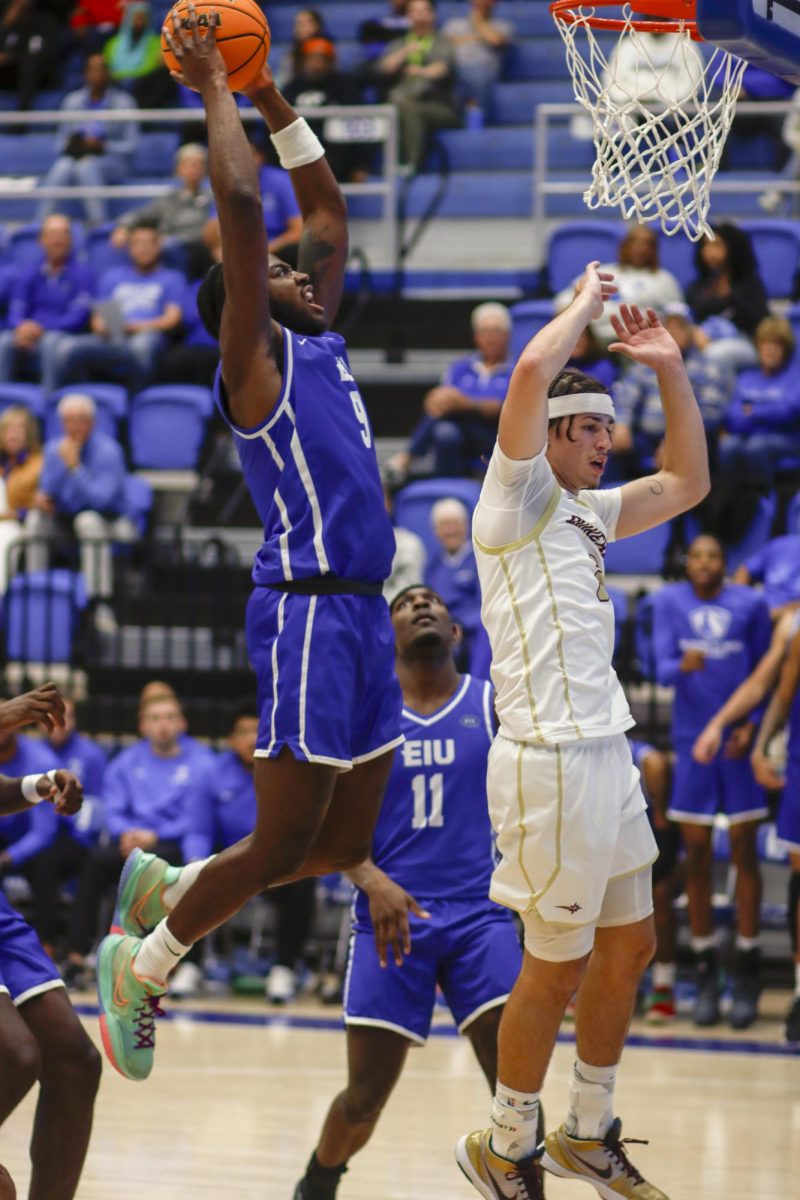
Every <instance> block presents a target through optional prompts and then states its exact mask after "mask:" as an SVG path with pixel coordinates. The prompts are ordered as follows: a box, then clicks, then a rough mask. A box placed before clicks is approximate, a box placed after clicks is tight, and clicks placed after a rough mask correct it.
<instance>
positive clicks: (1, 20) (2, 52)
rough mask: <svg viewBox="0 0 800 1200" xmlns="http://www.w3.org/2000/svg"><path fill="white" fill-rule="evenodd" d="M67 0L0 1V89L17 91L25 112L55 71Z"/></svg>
mask: <svg viewBox="0 0 800 1200" xmlns="http://www.w3.org/2000/svg"><path fill="white" fill-rule="evenodd" d="M69 8H70V0H2V3H0V90H2V91H4V92H6V91H15V92H16V93H17V110H18V111H19V112H26V111H27V110H28V109H29V108H30V107H31V106H32V104H33V99H34V96H35V95H36V93H37V92H38V91H40V90H41V89H42V88H43V87H44V86H45V85H46V84H47V83H48V82H50V81H51V76H53V75H54V73H55V68H56V65H57V62H58V46H59V29H60V26H61V24H62V23H63V21H64V19H65V17H66V15H67V12H68V10H69Z"/></svg>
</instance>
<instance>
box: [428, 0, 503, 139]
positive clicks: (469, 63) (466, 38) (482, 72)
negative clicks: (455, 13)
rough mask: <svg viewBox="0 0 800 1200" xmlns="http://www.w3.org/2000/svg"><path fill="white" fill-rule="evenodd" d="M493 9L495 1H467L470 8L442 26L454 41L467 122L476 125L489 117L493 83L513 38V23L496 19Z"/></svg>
mask: <svg viewBox="0 0 800 1200" xmlns="http://www.w3.org/2000/svg"><path fill="white" fill-rule="evenodd" d="M494 8H495V0H470V5H469V11H468V12H467V13H466V14H465V15H464V16H463V17H451V19H450V20H449V21H448V22H447V23H446V24H445V26H444V27H443V29H442V32H443V33H444V35H445V37H446V38H449V40H450V41H451V42H452V44H453V51H454V54H455V62H456V77H457V79H458V85H459V90H460V92H461V98H462V100H463V101H464V103H465V105H466V121H467V125H469V126H472V127H478V128H479V127H480V126H481V125H483V123H484V121H486V120H491V118H492V98H493V94H494V86H495V84H496V83H497V81H498V79H499V78H500V73H501V71H502V68H503V59H504V57H505V53H506V50H507V49H508V46H509V44H510V42H511V40H512V38H513V37H514V27H513V25H511V23H510V22H509V21H498V20H497V19H496V18H495V16H494Z"/></svg>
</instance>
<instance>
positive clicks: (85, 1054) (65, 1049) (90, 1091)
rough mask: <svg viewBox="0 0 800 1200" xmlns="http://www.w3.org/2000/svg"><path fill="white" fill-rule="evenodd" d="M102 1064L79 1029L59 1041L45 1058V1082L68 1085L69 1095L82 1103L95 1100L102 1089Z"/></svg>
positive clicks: (98, 1055)
mask: <svg viewBox="0 0 800 1200" xmlns="http://www.w3.org/2000/svg"><path fill="white" fill-rule="evenodd" d="M102 1069H103V1061H102V1058H101V1056H100V1054H99V1053H98V1051H97V1049H96V1047H95V1046H94V1044H93V1043H92V1041H91V1040H90V1039H89V1038H88V1037H87V1036H86V1034H85V1033H84V1031H83V1029H82V1028H81V1027H80V1026H78V1027H77V1029H76V1031H75V1033H74V1035H70V1036H69V1037H67V1038H64V1039H62V1040H60V1041H59V1043H58V1046H57V1047H54V1049H53V1053H52V1054H50V1055H49V1056H48V1057H46V1059H45V1062H44V1065H43V1068H42V1082H43V1083H44V1082H45V1081H46V1080H47V1081H51V1082H52V1081H55V1080H56V1079H57V1080H58V1081H59V1083H66V1084H68V1086H69V1089H70V1093H71V1094H72V1095H74V1096H75V1097H76V1098H78V1097H79V1098H81V1099H83V1100H87V1099H92V1098H93V1097H94V1096H95V1094H96V1092H97V1089H98V1087H99V1086H100V1075H101V1073H102Z"/></svg>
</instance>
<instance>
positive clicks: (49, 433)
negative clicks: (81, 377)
mask: <svg viewBox="0 0 800 1200" xmlns="http://www.w3.org/2000/svg"><path fill="white" fill-rule="evenodd" d="M76 393H80V394H82V395H85V396H91V397H92V399H93V400H94V402H95V405H96V408H97V413H96V418H95V423H96V425H97V428H98V429H100V430H102V432H103V433H107V434H108V435H109V437H113V438H116V437H118V436H119V425H120V422H121V421H122V420H123V419H124V417H125V415H126V413H127V411H128V393H127V392H126V390H125V388H124V387H122V386H121V385H120V384H118V383H81V384H77V383H75V384H72V385H71V386H68V387H62V388H59V389H58V391H57V392H51V394H50V395H49V396H48V397H47V405H46V409H45V416H44V436H45V438H55V437H60V436H61V434H62V432H63V431H62V428H61V421H60V420H59V416H58V402H59V400H61V398H62V396H73V395H75V394H76Z"/></svg>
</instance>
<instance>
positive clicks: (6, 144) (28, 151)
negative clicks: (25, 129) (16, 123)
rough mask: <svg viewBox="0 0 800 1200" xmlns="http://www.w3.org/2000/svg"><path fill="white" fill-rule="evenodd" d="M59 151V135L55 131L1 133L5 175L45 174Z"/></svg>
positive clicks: (1, 157) (1, 158)
mask: <svg viewBox="0 0 800 1200" xmlns="http://www.w3.org/2000/svg"><path fill="white" fill-rule="evenodd" d="M57 153H58V151H57V137H56V135H55V134H53V133H23V134H8V133H1V134H0V163H2V164H3V174H4V175H44V174H45V172H46V171H48V170H49V169H50V167H51V166H52V165H53V163H54V162H55V160H56V157H57Z"/></svg>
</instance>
